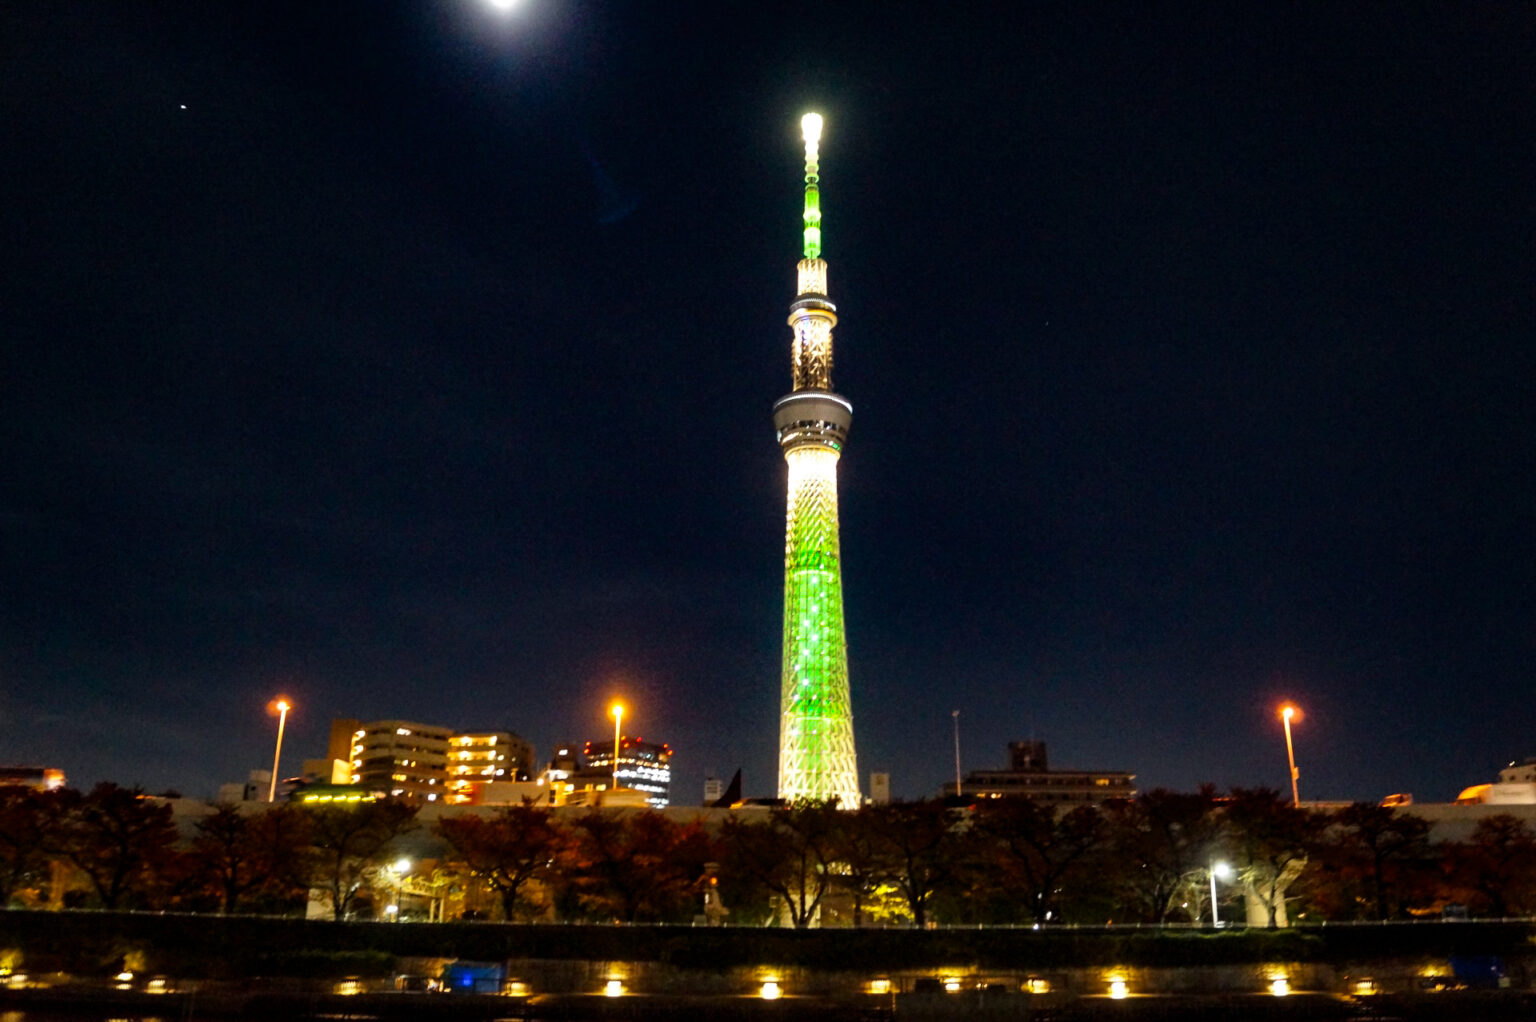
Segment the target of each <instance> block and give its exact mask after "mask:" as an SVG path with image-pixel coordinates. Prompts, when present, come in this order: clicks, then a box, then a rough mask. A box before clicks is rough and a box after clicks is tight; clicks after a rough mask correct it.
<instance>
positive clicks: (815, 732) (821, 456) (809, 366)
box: [773, 114, 861, 809]
mask: <svg viewBox="0 0 1536 1022" xmlns="http://www.w3.org/2000/svg"><path fill="white" fill-rule="evenodd" d="M800 127H801V129H802V130H803V132H804V134H805V258H804V259H801V260H800V263H799V267H798V271H799V272H798V277H799V289H798V292H797V295H796V298H795V302H794V304H793V305H791V306H790V307H789V308H790V312H789V325H790V328H791V329H792V330H793V331H794V335H793V338H792V340H791V347H790V352H791V354H790V363H791V367H792V369H793V380H794V390H793V391H791V392H790V393H789V394H788V395H786V396H784V397H782V398H780V399H779V400H778V402H777V403H775V404H774V406H773V425H774V428H775V429H776V430H778V434H779V446H780V447H781V448H782V449H783V451H784V460H785V462H787V463H788V465H789V511H788V514H787V515H786V525H785V537H784V674H783V683H782V696H781V703H780V712H779V797H780V798H785V799H801V798H816V799H826V798H836V799H838V800H839V802H840V804H841V805H842V806H843V808H845V809H853V808H856V807H857V806H858V805H859V804H860V801H861V799H860V797H859V773H858V767H857V766H856V764H855V763H854V754H853V707H852V704H851V703H850V701H849V698H848V645H847V641H846V640H845V638H844V636H843V575H842V566H841V562H840V559H839V556H838V543H837V459H838V457H839V455H841V454H842V450H843V445H844V444H845V443H846V442H847V439H848V425H849V423H850V422H852V421H853V406H852V405H850V404H849V403H848V402H847V400H846V399H844V398H842V397H840V396H839V395H837V394H835V393H833V392H832V328H833V327H834V326H836V325H837V308H836V307H835V306H834V305H833V304H832V302H831V301H830V300H828V298H827V264H826V262H825V261H824V260H823V259H822V258H821V191H820V188H819V184H820V175H819V167H818V164H817V159H818V154H817V145H818V143H819V142H820V140H821V117H820V115H818V114H806V115H805V117H804V118H803V119H802V120H801V121H800Z"/></svg>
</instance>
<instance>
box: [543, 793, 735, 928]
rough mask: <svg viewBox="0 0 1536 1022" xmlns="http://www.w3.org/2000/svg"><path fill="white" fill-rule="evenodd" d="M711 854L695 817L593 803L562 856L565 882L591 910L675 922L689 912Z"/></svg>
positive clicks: (593, 913) (630, 918)
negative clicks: (676, 818)
mask: <svg viewBox="0 0 1536 1022" xmlns="http://www.w3.org/2000/svg"><path fill="white" fill-rule="evenodd" d="M713 857H714V850H713V848H712V847H711V846H710V840H709V838H708V835H706V834H705V833H704V830H703V828H702V827H701V826H699V825H698V824H697V823H693V824H688V825H686V826H684V825H679V824H675V823H673V822H671V821H670V820H668V819H667V818H666V817H665V816H663V815H662V814H660V813H658V812H655V811H653V810H645V811H643V812H638V813H632V814H628V813H615V812H612V811H607V812H605V811H603V810H599V809H594V810H592V811H591V812H588V813H586V814H585V815H583V816H581V817H580V818H579V819H577V820H576V822H575V824H574V825H573V826H572V829H571V840H570V841H569V842H568V843H567V845H566V850H565V855H564V856H563V860H562V861H563V863H564V866H565V873H566V876H565V878H564V879H565V881H566V882H567V883H568V884H569V885H570V886H571V888H572V890H573V891H574V892H575V894H576V898H577V902H578V904H579V905H580V906H581V908H582V910H583V911H584V912H586V913H588V914H589V915H590V916H592V917H594V918H608V919H617V920H621V921H623V922H631V923H633V922H675V921H680V920H681V919H683V918H688V917H691V915H692V914H693V906H694V899H695V898H696V897H698V896H699V894H698V888H699V885H700V884H701V883H702V882H703V879H704V875H705V868H704V867H705V863H707V862H709V861H710V860H711V859H712V858H713Z"/></svg>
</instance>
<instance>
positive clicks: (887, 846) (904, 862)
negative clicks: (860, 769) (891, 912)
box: [866, 799, 959, 927]
mask: <svg viewBox="0 0 1536 1022" xmlns="http://www.w3.org/2000/svg"><path fill="white" fill-rule="evenodd" d="M866 808H867V810H868V815H867V817H866V819H867V821H868V822H867V825H868V826H869V827H870V829H871V831H872V833H873V836H874V839H875V851H874V856H873V857H874V858H875V859H876V860H877V861H879V862H881V863H883V869H884V872H885V876H886V878H887V879H889V880H890V881H891V883H892V884H894V885H895V887H896V889H897V890H898V891H900V892H901V895H902V897H904V898H905V899H906V901H907V907H908V908H909V909H910V910H911V912H912V921H913V923H915V924H916V925H917V926H918V927H923V926H926V925H927V923H928V910H929V903H930V901H931V899H932V898H933V895H934V893H935V892H936V891H938V890H939V889H940V888H941V887H942V886H943V885H945V884H947V883H948V882H949V881H950V880H951V879H953V877H954V876H955V867H956V863H957V861H958V859H959V856H958V855H957V851H958V841H957V838H956V835H955V830H954V827H955V821H954V818H953V816H952V815H951V814H950V810H949V808H948V807H947V806H946V805H945V804H944V803H943V802H942V801H940V800H938V799H929V800H924V801H920V802H892V803H889V804H887V805H882V806H868V807H866ZM871 865H873V864H871Z"/></svg>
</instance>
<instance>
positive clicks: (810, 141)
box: [800, 113, 821, 259]
mask: <svg viewBox="0 0 1536 1022" xmlns="http://www.w3.org/2000/svg"><path fill="white" fill-rule="evenodd" d="M800 134H801V136H802V137H804V139H805V258H807V259H815V258H817V257H818V256H820V255H821V152H820V147H821V114H816V113H811V114H806V115H805V116H804V117H802V118H800Z"/></svg>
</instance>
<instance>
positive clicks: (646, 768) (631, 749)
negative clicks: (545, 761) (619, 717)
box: [573, 737, 672, 809]
mask: <svg viewBox="0 0 1536 1022" xmlns="http://www.w3.org/2000/svg"><path fill="white" fill-rule="evenodd" d="M582 755H583V757H584V758H585V760H586V765H585V766H584V767H583V768H582V769H580V770H578V771H576V773H575V775H574V777H573V781H574V782H575V784H576V787H578V788H580V787H582V785H583V783H589V784H591V785H592V786H593V787H597V788H601V787H603V786H604V785H609V784H612V782H613V739H611V738H610V739H608V740H607V741H606V742H587V743H586V745H585V746H584V747H583V749H582ZM671 763H672V747H671V746H669V745H667V744H665V743H658V742H642V741H640V740H639V739H638V738H625V737H621V738H620V740H619V772H618V780H619V787H620V788H629V789H631V790H633V791H641V792H644V793H645V801H646V804H647V805H650V806H651V807H653V808H656V809H660V808H662V807H663V806H665V805H667V804H668V803H669V802H670V801H671V790H672V766H671Z"/></svg>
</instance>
